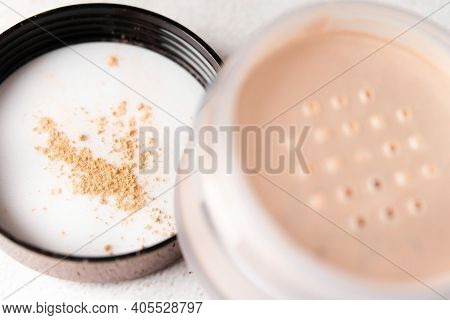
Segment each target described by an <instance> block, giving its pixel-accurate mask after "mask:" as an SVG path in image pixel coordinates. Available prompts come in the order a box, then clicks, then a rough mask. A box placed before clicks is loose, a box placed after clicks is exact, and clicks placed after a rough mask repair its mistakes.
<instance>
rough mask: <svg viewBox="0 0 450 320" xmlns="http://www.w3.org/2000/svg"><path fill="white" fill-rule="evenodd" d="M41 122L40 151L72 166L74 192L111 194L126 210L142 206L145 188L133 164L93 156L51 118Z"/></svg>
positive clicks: (121, 207) (102, 195) (122, 208)
mask: <svg viewBox="0 0 450 320" xmlns="http://www.w3.org/2000/svg"><path fill="white" fill-rule="evenodd" d="M40 124H41V126H40V130H41V132H46V133H47V134H48V139H47V145H46V148H45V151H44V150H43V151H42V152H43V153H44V154H45V155H46V156H47V157H48V158H49V159H50V160H53V161H63V162H65V163H67V164H68V165H70V166H71V175H70V176H69V177H71V179H72V184H73V189H74V192H76V193H80V194H85V195H92V196H99V197H100V199H101V200H102V199H105V200H106V198H107V197H109V196H112V197H114V199H115V206H116V208H118V209H121V210H124V211H128V212H134V211H137V210H139V209H141V208H142V207H143V206H144V202H145V192H144V191H143V189H142V187H141V186H140V185H139V183H138V182H137V179H136V176H135V175H134V173H133V169H134V167H135V165H134V164H121V165H120V166H114V165H112V164H110V163H108V162H107V161H106V160H105V159H102V158H95V157H94V156H93V155H92V152H91V150H90V149H88V148H86V147H84V148H81V149H80V150H77V148H75V147H74V146H73V145H72V144H71V143H70V140H69V138H68V137H67V136H66V135H65V133H63V132H61V131H58V130H57V128H56V124H55V123H54V122H53V121H52V120H51V119H48V118H44V120H42V119H41V121H40Z"/></svg>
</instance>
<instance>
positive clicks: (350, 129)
mask: <svg viewBox="0 0 450 320" xmlns="http://www.w3.org/2000/svg"><path fill="white" fill-rule="evenodd" d="M359 129H360V127H359V123H358V122H356V121H354V120H351V121H347V122H345V123H344V124H343V125H342V130H343V131H344V133H345V134H346V135H347V136H352V135H355V134H357V133H358V132H359Z"/></svg>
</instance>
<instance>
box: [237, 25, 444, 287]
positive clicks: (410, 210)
mask: <svg viewBox="0 0 450 320" xmlns="http://www.w3.org/2000/svg"><path fill="white" fill-rule="evenodd" d="M388 40H389V39H384V38H379V37H376V36H372V35H370V34H365V33H360V32H356V31H355V32H353V31H345V30H342V31H339V30H335V31H327V32H320V31H319V32H310V33H309V34H307V35H303V36H302V37H297V38H293V39H291V40H290V41H288V42H287V43H286V44H283V45H282V46H279V47H278V48H276V49H274V50H273V52H272V53H271V54H269V55H268V56H267V57H266V58H264V59H263V60H261V61H259V62H258V63H257V64H256V65H255V66H254V67H253V69H252V70H251V71H250V73H249V75H248V76H247V78H246V80H245V84H244V86H243V88H242V90H241V93H240V96H239V99H238V107H237V108H236V110H237V111H236V119H237V122H238V123H239V124H240V125H248V124H259V125H261V124H264V123H266V122H267V121H268V120H270V119H272V118H273V117H274V116H275V115H277V114H279V113H280V112H282V111H283V110H284V109H286V108H288V107H289V106H291V105H293V104H295V103H296V102H297V101H298V100H300V99H301V98H303V97H306V96H308V95H309V94H311V93H312V92H313V91H315V90H316V89H317V88H319V87H321V86H322V85H323V84H324V83H326V82H327V81H329V80H330V79H332V78H334V77H335V76H336V75H338V74H340V73H342V72H343V70H345V69H346V68H348V66H351V65H353V64H354V63H355V62H356V61H359V60H361V59H362V58H364V57H366V56H367V55H369V54H370V53H371V52H373V51H374V50H376V49H377V48H380V47H381V46H383V44H384V43H385V42H386V41H388ZM416 45H417V47H420V46H419V44H416ZM421 49H423V50H421V51H419V50H416V49H414V48H410V47H407V46H406V45H403V44H400V43H399V42H393V43H391V44H389V45H387V46H385V47H384V48H383V49H382V50H380V51H378V52H377V53H376V54H373V55H372V56H371V57H370V58H368V59H366V60H364V61H362V62H361V63H359V64H358V65H357V66H356V67H354V68H352V69H351V70H349V71H348V72H345V73H344V74H342V75H341V76H339V77H337V78H336V79H335V80H334V81H332V82H330V83H329V84H327V85H325V86H323V88H322V89H320V90H318V91H317V92H316V93H314V94H312V95H311V96H310V97H309V98H308V99H306V100H304V101H303V102H301V103H299V104H298V105H297V106H296V107H295V108H292V109H291V110H290V111H288V112H287V113H285V114H284V115H282V116H280V117H278V118H276V119H275V120H274V121H273V122H272V123H271V124H270V125H277V126H282V127H284V128H287V127H288V126H297V127H298V128H299V129H301V128H302V127H304V126H306V125H308V126H311V127H312V130H311V132H310V135H309V136H308V139H307V140H306V143H305V145H304V149H303V151H304V156H305V158H306V162H307V164H308V166H309V167H310V169H311V173H310V174H304V173H302V172H300V170H298V172H296V173H288V172H284V173H282V174H280V175H270V179H272V180H273V181H274V182H275V183H277V184H278V185H280V186H282V188H284V189H285V190H287V191H288V192H289V193H291V194H292V195H293V196H295V197H296V198H298V199H299V200H301V201H303V202H304V204H302V203H301V202H299V201H297V200H295V199H293V197H292V196H290V195H288V194H287V193H285V192H283V191H281V190H280V189H278V188H274V186H273V185H271V184H269V183H267V181H265V179H263V178H262V177H261V176H260V175H251V176H249V178H248V179H249V181H250V186H251V188H252V189H253V191H254V193H255V194H256V195H257V197H258V198H259V200H260V201H261V202H262V203H263V205H264V206H265V208H266V209H267V212H268V213H269V215H270V216H271V217H272V218H273V220H274V221H276V222H277V224H278V225H279V226H280V227H281V228H282V230H283V232H284V233H285V234H286V235H287V236H288V237H289V238H290V239H291V240H292V241H293V242H295V243H296V244H297V245H298V246H299V248H301V249H302V250H303V249H305V250H306V251H307V252H308V253H310V254H311V255H313V256H314V257H316V258H318V259H319V260H320V261H322V262H325V263H326V264H328V265H330V266H333V267H338V268H339V269H340V270H342V271H345V272H347V273H349V274H353V275H358V276H363V277H367V278H375V279H382V280H395V281H397V280H405V279H408V280H411V277H410V276H409V275H408V274H406V273H405V272H404V271H402V270H400V269H399V268H398V267H396V266H394V264H393V263H391V262H389V261H388V260H391V261H392V262H394V263H395V264H398V265H399V266H401V267H402V268H404V269H405V270H408V271H409V272H410V273H411V274H413V275H414V276H417V277H420V278H427V279H428V278H433V277H435V276H439V275H443V274H446V273H448V272H449V270H450V246H449V244H450V233H449V232H448V225H449V223H450V215H449V208H450V203H449V198H448V186H449V184H450V173H449V172H450V170H449V169H450V153H449V151H448V146H449V145H450V125H449V123H450V107H449V101H450V90H449V88H450V77H449V74H450V68H449V65H448V64H447V62H446V61H431V60H429V59H428V58H427V57H428V56H429V54H430V52H431V50H432V49H431V48H421ZM427 50H428V52H427ZM256 110H257V112H256ZM285 148H286V146H285V145H281V144H279V145H278V146H276V147H275V149H273V150H272V152H273V153H274V156H276V155H280V154H283V153H285V151H286V150H285ZM327 220H329V221H327ZM330 221H331V222H330ZM337 226H338V227H337ZM355 237H356V238H357V239H360V240H361V241H362V242H364V243H365V244H367V246H370V247H371V248H373V249H374V250H376V251H377V252H379V253H380V254H381V255H383V256H385V257H386V258H383V257H381V256H380V254H376V253H375V252H374V250H371V249H369V248H368V247H367V246H366V245H363V244H362V243H361V241H358V240H356V239H355Z"/></svg>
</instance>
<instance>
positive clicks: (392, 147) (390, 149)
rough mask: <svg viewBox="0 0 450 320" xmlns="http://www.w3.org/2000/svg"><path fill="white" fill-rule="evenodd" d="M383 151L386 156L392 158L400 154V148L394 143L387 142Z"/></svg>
mask: <svg viewBox="0 0 450 320" xmlns="http://www.w3.org/2000/svg"><path fill="white" fill-rule="evenodd" d="M383 151H384V154H385V155H386V156H389V157H392V156H395V155H396V154H397V153H398V146H397V144H396V143H394V142H386V143H385V144H384V145H383Z"/></svg>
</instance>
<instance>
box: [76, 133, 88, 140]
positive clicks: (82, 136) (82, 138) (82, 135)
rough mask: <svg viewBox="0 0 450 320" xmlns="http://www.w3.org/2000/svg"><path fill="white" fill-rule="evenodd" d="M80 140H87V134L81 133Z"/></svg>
mask: <svg viewBox="0 0 450 320" xmlns="http://www.w3.org/2000/svg"><path fill="white" fill-rule="evenodd" d="M78 140H80V141H86V140H87V135H85V134H81V135H80V136H79V137H78Z"/></svg>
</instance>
